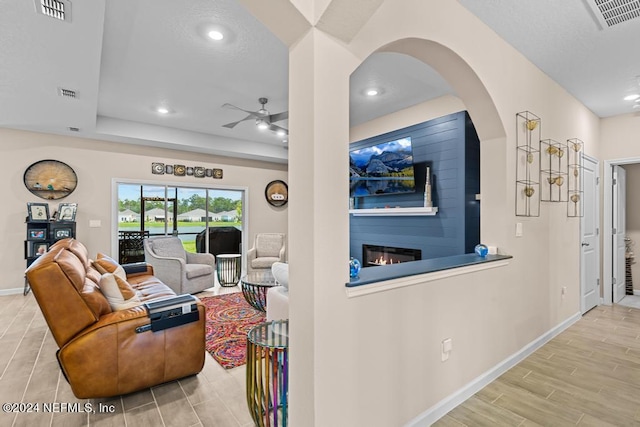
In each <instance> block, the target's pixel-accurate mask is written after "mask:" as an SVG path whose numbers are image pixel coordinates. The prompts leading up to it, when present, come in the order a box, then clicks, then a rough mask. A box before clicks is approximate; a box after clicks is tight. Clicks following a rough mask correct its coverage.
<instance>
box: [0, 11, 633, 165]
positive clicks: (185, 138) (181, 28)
mask: <svg viewBox="0 0 640 427" xmlns="http://www.w3.org/2000/svg"><path fill="white" fill-rule="evenodd" d="M345 1H347V0H340V1H339V2H336V3H335V7H336V8H339V7H340V4H339V3H340V2H345ZM459 1H460V3H461V4H462V5H464V6H465V7H467V8H469V10H471V11H472V12H473V13H475V14H477V15H478V16H479V17H480V18H481V19H483V20H484V21H485V22H486V23H487V24H488V25H490V26H491V27H493V28H494V29H495V31H496V32H497V33H498V34H500V35H501V36H502V37H503V38H505V39H506V40H507V41H509V42H510V43H511V44H512V45H514V46H515V47H516V48H517V49H518V50H520V51H521V52H523V53H524V55H525V56H527V57H529V58H530V59H531V60H532V61H533V62H534V63H536V64H537V65H538V66H539V67H540V68H541V69H542V70H543V71H544V72H546V73H547V74H548V75H550V76H551V77H552V78H554V79H555V80H556V81H558V82H559V83H560V84H561V85H562V86H564V87H565V88H567V90H568V91H569V92H571V93H572V94H574V96H576V97H577V98H578V99H580V100H581V101H582V102H584V103H585V104H586V105H587V106H588V107H589V108H591V109H592V110H593V111H594V112H595V113H596V114H598V115H600V116H609V115H614V114H620V113H625V112H630V111H631V108H630V103H628V102H626V103H625V102H624V101H622V97H623V96H624V95H625V93H626V92H628V91H630V90H632V89H634V88H637V82H636V79H635V76H637V75H640V64H639V63H638V61H640V56H639V55H637V42H638V41H640V20H638V19H636V20H635V21H630V22H627V23H624V24H620V25H618V26H616V27H614V28H613V29H610V30H606V31H600V30H599V29H598V27H597V26H596V23H595V20H594V19H593V18H592V16H591V15H590V14H589V11H588V9H587V7H586V6H585V4H584V3H583V0H563V1H562V2H558V1H553V0H537V1H535V2H526V1H518V2H514V1H509V0H492V1H491V2H486V1H481V0H459ZM584 1H586V0H584ZM590 1H591V0H590ZM378 3H379V2H378V1H373V2H370V3H368V4H369V5H370V6H371V10H369V11H368V12H367V13H373V11H374V10H375V8H376V7H377V5H378ZM327 25H328V24H327ZM354 27H355V28H358V25H356V24H354ZM209 28H218V29H222V30H223V31H225V32H226V33H227V38H226V39H225V40H224V41H223V42H222V43H215V42H213V41H211V40H209V39H207V37H206V32H207V31H208V29H209ZM349 34H350V33H349V32H348V31H347V32H346V33H345V35H344V36H345V37H349ZM0 64H2V66H0V99H1V100H2V102H0V126H5V127H12V128H18V129H29V130H36V131H44V132H51V133H59V134H69V135H80V136H85V137H89V138H98V139H106V140H113V141H120V142H125V143H135V144H143V145H155V146H162V147H168V148H176V149H183V150H192V151H198V152H205V153H212V154H219V155H225V156H232V157H242V158H252V159H259V160H265V161H271V162H279V163H284V162H286V159H287V151H286V150H285V149H284V147H283V143H282V140H281V138H278V137H276V136H275V135H274V134H272V133H263V132H260V131H258V130H257V128H256V127H255V124H254V122H253V121H246V122H243V123H241V124H239V125H238V126H236V127H235V128H234V129H227V128H224V127H222V125H223V124H225V123H229V122H233V121H236V120H240V119H241V118H243V117H244V116H245V115H246V114H245V113H243V112H241V111H237V110H232V109H225V108H222V105H223V104H224V103H231V104H234V105H236V106H238V107H240V108H243V109H246V110H257V109H258V108H259V105H258V98H260V97H266V98H268V99H269V102H268V104H267V109H268V110H269V111H270V112H271V113H278V112H280V111H285V110H287V107H288V75H287V73H288V51H287V48H286V46H285V45H284V44H283V43H282V42H281V41H280V40H279V39H278V38H276V37H275V36H274V35H273V34H272V33H271V32H270V31H268V30H267V29H266V28H265V27H264V26H263V25H262V24H261V23H260V22H259V21H258V20H257V19H256V18H254V17H253V16H252V15H251V14H249V13H248V12H247V11H246V10H245V9H244V8H243V6H242V5H241V4H240V3H239V2H238V0H215V1H211V0H189V1H184V2H176V1H172V0H136V1H132V0H108V1H105V0H92V1H74V2H73V17H72V20H71V22H70V23H67V22H60V21H57V20H54V19H51V18H48V17H45V16H43V15H40V14H37V13H36V12H35V7H34V3H33V2H32V1H30V0H2V1H0ZM371 85H375V86H376V87H378V88H382V90H383V93H382V95H381V96H379V97H376V98H370V97H366V96H364V95H363V90H364V89H365V88H367V87H369V86H371ZM59 87H64V88H69V89H73V90H76V91H77V93H78V96H77V98H76V99H64V98H61V97H59V96H58V94H57V90H58V88H59ZM446 94H453V93H452V90H451V88H450V87H449V86H448V85H447V84H446V82H445V81H444V80H443V79H442V78H441V77H440V76H439V75H438V74H437V73H435V72H434V71H433V70H432V69H431V68H429V67H427V66H426V65H424V64H423V63H421V62H419V61H417V60H414V59H413V58H410V57H407V56H402V55H398V54H392V53H379V54H375V55H373V56H371V57H370V58H368V59H367V60H366V61H365V62H364V63H363V64H362V65H361V66H360V67H359V68H358V69H357V70H356V71H355V72H354V74H353V76H352V77H351V105H350V115H351V124H352V125H358V124H361V123H364V122H366V121H368V120H371V119H373V118H376V117H380V116H383V115H385V114H388V113H391V112H394V111H397V110H399V109H402V108H406V107H409V106H412V105H415V104H418V103H420V102H424V101H427V100H429V99H433V98H435V97H438V96H442V95H446ZM454 95H455V94H454ZM161 104H163V105H165V106H167V107H169V108H170V109H171V114H168V115H159V114H158V113H157V112H156V111H155V108H156V107H158V106H159V105H161ZM278 124H280V125H284V126H287V122H286V121H285V122H279V123H278ZM70 126H72V127H78V128H80V131H79V132H77V133H75V132H70V131H69V130H68V127H70ZM290 143H295V141H291V142H290Z"/></svg>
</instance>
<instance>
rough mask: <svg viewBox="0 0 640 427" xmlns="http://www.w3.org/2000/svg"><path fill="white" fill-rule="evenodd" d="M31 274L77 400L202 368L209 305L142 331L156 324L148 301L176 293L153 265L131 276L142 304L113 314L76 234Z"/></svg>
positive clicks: (39, 262)
mask: <svg viewBox="0 0 640 427" xmlns="http://www.w3.org/2000/svg"><path fill="white" fill-rule="evenodd" d="M143 268H144V267H143ZM26 274H27V279H28V280H29V284H30V285H31V289H32V290H33V294H34V296H35V298H36V300H37V302H38V304H39V305H40V309H41V310H42V313H43V315H44V317H45V319H46V321H47V324H48V325H49V329H50V330H51V333H52V334H53V337H54V339H55V341H56V343H57V344H58V347H59V348H60V349H59V350H58V353H57V357H58V361H59V362H60V367H61V368H62V370H63V372H64V374H65V376H66V378H67V380H68V381H69V384H70V385H71V389H72V390H73V394H74V395H75V396H76V397H78V398H98V397H110V396H116V395H121V394H126V393H131V392H134V391H137V390H141V389H144V388H147V387H150V386H153V385H156V384H161V383H164V382H167V381H172V380H175V379H178V378H182V377H185V376H188V375H193V374H197V373H198V372H200V371H201V370H202V367H203V365H204V357H205V347H204V346H205V342H204V334H205V307H204V305H203V304H202V303H201V302H200V301H199V300H197V301H196V304H197V310H198V312H199V320H197V321H195V322H191V323H187V324H184V325H181V326H176V327H172V328H169V329H165V330H161V331H157V332H152V331H150V330H149V331H145V332H136V328H139V327H143V328H144V327H145V325H149V323H150V319H149V317H148V314H147V310H146V308H145V307H144V305H142V304H143V303H145V302H151V301H154V300H158V299H162V298H167V297H171V296H175V293H174V292H173V291H172V290H171V289H170V288H169V287H168V286H166V285H165V284H163V283H162V282H161V281H159V280H158V279H157V278H155V277H154V276H153V274H152V269H151V268H150V267H147V270H146V271H143V272H139V273H136V274H128V275H127V281H128V282H129V284H130V285H131V286H132V287H133V288H134V289H135V290H136V291H137V294H138V296H139V298H140V300H141V304H140V305H137V306H135V307H132V308H127V309H124V310H120V311H113V310H112V308H111V306H110V305H109V303H108V301H107V299H106V297H105V296H104V295H103V294H102V292H101V291H100V287H99V283H100V278H101V274H100V273H99V272H98V270H96V269H95V268H94V266H93V265H92V263H91V260H90V259H89V257H88V253H87V249H86V247H85V246H84V245H82V244H81V243H80V242H78V241H77V240H75V239H64V240H60V241H58V242H57V243H55V244H54V245H52V246H51V248H50V250H49V252H47V253H46V254H44V255H42V256H41V257H40V258H39V259H37V260H36V261H35V262H34V263H33V264H32V265H31V266H30V267H29V268H28V269H27V273H26Z"/></svg>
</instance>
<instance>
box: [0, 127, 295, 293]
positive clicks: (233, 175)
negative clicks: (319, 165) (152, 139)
mask: <svg viewBox="0 0 640 427" xmlns="http://www.w3.org/2000/svg"><path fill="white" fill-rule="evenodd" d="M0 150H1V152H2V160H3V167H2V168H1V169H0V181H2V182H3V183H4V188H5V197H4V205H3V215H2V217H1V220H0V235H2V236H3V239H4V244H3V245H2V249H0V268H1V269H2V271H3V274H2V277H1V278H0V294H1V293H6V292H7V290H15V289H18V288H19V289H22V286H23V277H24V269H25V260H24V259H23V256H24V253H23V241H24V239H25V237H26V231H25V229H26V227H25V224H24V221H25V217H26V215H27V202H46V201H45V200H42V199H39V198H37V197H35V196H34V195H33V194H31V193H30V192H29V191H28V190H27V189H26V188H25V186H24V184H23V180H22V178H23V174H24V171H25V169H26V168H27V167H28V166H29V165H30V164H32V163H34V162H36V161H38V160H42V159H55V160H60V161H63V162H65V163H67V164H68V165H69V166H71V167H72V168H73V169H74V170H75V172H76V174H77V176H78V187H77V188H76V190H75V191H74V192H73V193H72V194H71V195H69V196H67V197H66V198H64V199H61V200H55V201H50V202H49V211H50V213H53V212H54V211H55V210H56V209H57V207H58V203H59V202H77V203H78V214H77V217H76V221H77V238H78V240H80V241H81V242H83V243H84V244H85V245H86V246H87V247H88V249H89V253H90V255H91V256H95V254H96V253H97V252H98V251H101V252H105V253H108V252H110V251H111V248H112V239H113V238H114V236H112V235H111V221H112V203H111V201H112V195H111V185H112V179H113V178H124V179H135V180H145V181H149V180H151V181H157V182H158V183H163V182H168V181H170V182H178V183H184V184H189V183H191V184H194V185H203V184H205V183H207V184H209V185H212V186H213V185H220V186H225V185H226V186H240V187H247V188H248V189H249V190H248V192H249V223H248V224H247V225H248V227H249V233H250V234H249V239H250V241H249V242H248V247H251V246H252V242H253V237H254V235H255V233H258V232H286V231H287V216H288V208H287V207H286V206H285V207H284V208H274V207H272V206H271V205H269V204H268V203H267V201H266V200H265V198H264V188H265V186H266V185H267V183H269V182H270V181H272V180H274V179H281V180H284V181H285V182H286V181H288V177H287V170H286V166H283V165H277V164H271V163H263V162H255V161H248V160H238V159H230V158H223V157H215V156H209V155H202V154H196V153H188V152H180V151H173V150H166V149H159V148H150V147H136V146H132V145H128V144H118V143H111V142H103V141H95V140H89V139H81V138H72V137H68V136H59V135H50V134H42V133H34V132H26V131H17V130H10V129H2V128H0ZM152 162H163V163H169V164H173V163H179V164H185V165H191V166H205V167H207V168H221V169H223V172H224V176H223V179H220V180H213V179H211V178H208V179H207V178H204V179H202V178H195V177H192V176H185V177H177V176H173V175H153V174H152V173H151V163H152ZM89 220H100V221H101V223H102V227H100V228H89ZM113 220H114V221H115V220H117V218H113ZM112 255H117V254H112ZM3 291H4V292H3Z"/></svg>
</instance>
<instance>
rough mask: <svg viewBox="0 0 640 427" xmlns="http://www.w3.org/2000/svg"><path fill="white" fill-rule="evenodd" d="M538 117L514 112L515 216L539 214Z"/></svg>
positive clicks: (539, 121)
mask: <svg viewBox="0 0 640 427" xmlns="http://www.w3.org/2000/svg"><path fill="white" fill-rule="evenodd" d="M540 127H541V120H540V117H538V116H536V115H535V114H533V113H531V112H530V111H522V112H520V113H517V114H516V216H540V196H541V194H540Z"/></svg>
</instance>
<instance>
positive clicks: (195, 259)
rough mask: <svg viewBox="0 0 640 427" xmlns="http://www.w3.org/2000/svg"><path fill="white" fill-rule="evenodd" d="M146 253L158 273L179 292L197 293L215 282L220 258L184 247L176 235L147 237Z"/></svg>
mask: <svg viewBox="0 0 640 427" xmlns="http://www.w3.org/2000/svg"><path fill="white" fill-rule="evenodd" d="M143 246H144V257H145V261H146V262H147V264H149V265H151V266H152V267H153V273H154V275H155V276H156V277H157V278H158V279H160V280H161V281H162V282H164V283H165V284H166V285H167V286H169V287H170V288H171V289H173V290H174V291H175V292H176V294H178V295H180V294H195V293H196V292H200V291H202V290H204V289H207V288H211V287H213V286H214V285H215V271H216V270H215V263H216V258H215V257H214V256H213V255H211V254H200V253H195V254H194V253H191V252H187V251H185V250H184V247H183V246H182V241H180V239H178V238H177V237H173V236H158V237H150V238H148V239H144V244H143Z"/></svg>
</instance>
